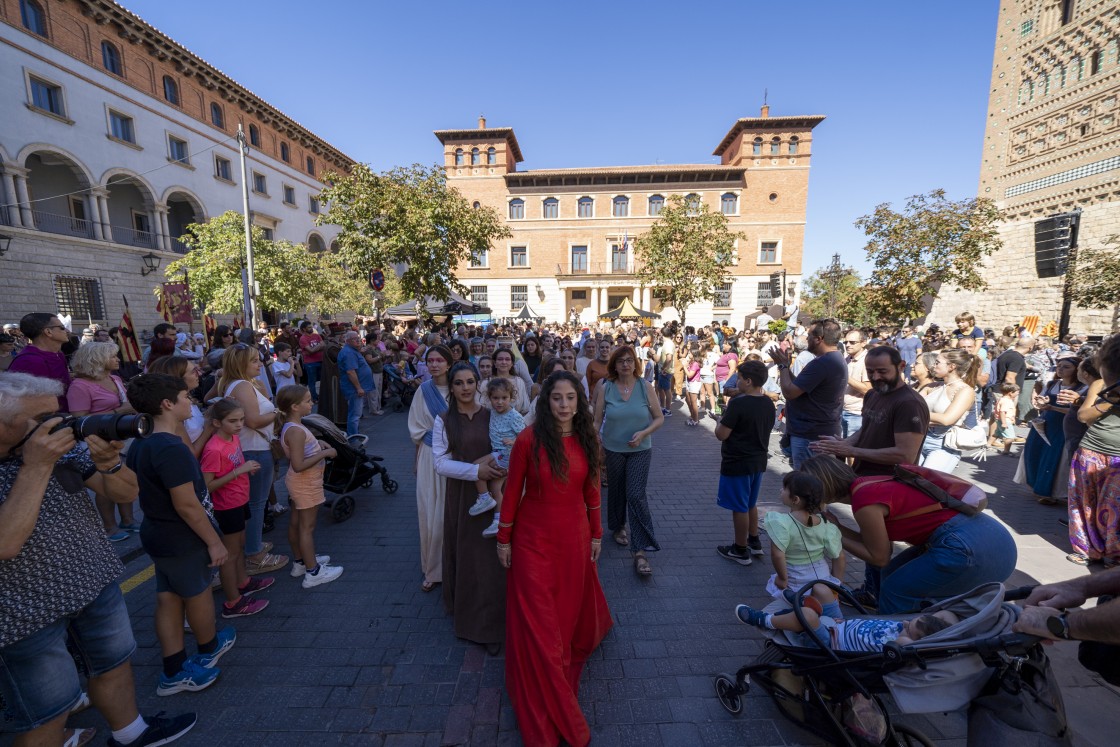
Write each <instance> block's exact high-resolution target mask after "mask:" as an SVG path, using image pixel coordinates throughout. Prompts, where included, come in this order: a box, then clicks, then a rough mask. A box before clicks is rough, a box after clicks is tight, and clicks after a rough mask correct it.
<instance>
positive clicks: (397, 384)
mask: <svg viewBox="0 0 1120 747" xmlns="http://www.w3.org/2000/svg"><path fill="white" fill-rule="evenodd" d="M385 381H386V384H385V395H384V396H385V404H390V403H391V404H392V405H393V411H394V412H400V411H401V410H405V409H407V408H409V407H411V406H412V398H413V397H414V396H415V395H416V390H417V388H419V386H420V382H419V381H417V380H410V381H405V380H404V377H403V376H401V372H400V371H399V370H397V367H396V366H385Z"/></svg>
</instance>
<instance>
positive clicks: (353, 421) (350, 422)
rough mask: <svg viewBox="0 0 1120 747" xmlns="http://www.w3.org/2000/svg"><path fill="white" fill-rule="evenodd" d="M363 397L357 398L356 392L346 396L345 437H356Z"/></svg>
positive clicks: (363, 402)
mask: <svg viewBox="0 0 1120 747" xmlns="http://www.w3.org/2000/svg"><path fill="white" fill-rule="evenodd" d="M365 401H366V400H365V397H359V396H358V395H357V393H356V392H350V393H348V394H347V395H346V435H347V436H356V435H358V423H359V421H361V419H362V408H363V406H364V405H365Z"/></svg>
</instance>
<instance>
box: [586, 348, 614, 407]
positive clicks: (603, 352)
mask: <svg viewBox="0 0 1120 747" xmlns="http://www.w3.org/2000/svg"><path fill="white" fill-rule="evenodd" d="M596 345H597V348H598V351H599V357H598V358H596V359H595V360H593V361H591V362H590V363H588V364H587V374H586V376H587V391H588V392H590V395H591V397H593V398H594V396H595V385H596V384H598V383H599V382H600V381H601V380H603V379H605V378H607V361H609V360H610V358H611V341H610V340H609V339H607V338H604V339H602V340H599V342H598V343H596Z"/></svg>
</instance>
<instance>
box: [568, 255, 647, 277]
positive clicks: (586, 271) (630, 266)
mask: <svg viewBox="0 0 1120 747" xmlns="http://www.w3.org/2000/svg"><path fill="white" fill-rule="evenodd" d="M635 272H637V268H636V267H635V263H634V260H632V259H631V260H625V261H624V260H619V261H611V262H585V263H581V264H579V265H576V266H572V265H562V264H558V265H556V274H557V275H633V274H634V273H635Z"/></svg>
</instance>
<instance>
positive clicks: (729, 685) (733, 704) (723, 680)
mask: <svg viewBox="0 0 1120 747" xmlns="http://www.w3.org/2000/svg"><path fill="white" fill-rule="evenodd" d="M742 694H745V693H740V692H739V688H738V687H737V686H736V685H735V679H734V678H733V677H732V676H731V675H729V674H721V675H719V676H718V677H716V697H718V698H719V702H720V704H721V705H722V706H723V707H724V708H726V709H727V712H728V713H730V714H732V715H734V716H738V715H739V714H740V713H742V712H743V699H742V698H741V697H740V695H742Z"/></svg>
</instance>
